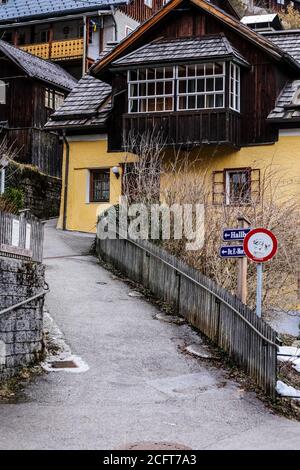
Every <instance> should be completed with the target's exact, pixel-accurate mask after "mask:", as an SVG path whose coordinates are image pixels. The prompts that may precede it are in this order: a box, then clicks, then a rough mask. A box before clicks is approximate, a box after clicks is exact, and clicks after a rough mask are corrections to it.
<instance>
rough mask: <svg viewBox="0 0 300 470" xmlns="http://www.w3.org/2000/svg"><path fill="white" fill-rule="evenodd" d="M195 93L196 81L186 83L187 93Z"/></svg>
mask: <svg viewBox="0 0 300 470" xmlns="http://www.w3.org/2000/svg"><path fill="white" fill-rule="evenodd" d="M195 91H196V80H189V81H188V93H195Z"/></svg>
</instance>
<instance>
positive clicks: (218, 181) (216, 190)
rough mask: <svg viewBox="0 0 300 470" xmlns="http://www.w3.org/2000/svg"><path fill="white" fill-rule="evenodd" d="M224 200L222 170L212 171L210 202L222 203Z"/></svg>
mask: <svg viewBox="0 0 300 470" xmlns="http://www.w3.org/2000/svg"><path fill="white" fill-rule="evenodd" d="M224 201H225V180H224V171H223V170H221V171H214V172H213V174H212V203H213V204H214V205H222V204H224Z"/></svg>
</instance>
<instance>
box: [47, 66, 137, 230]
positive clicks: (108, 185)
mask: <svg viewBox="0 0 300 470" xmlns="http://www.w3.org/2000/svg"><path fill="white" fill-rule="evenodd" d="M110 94H111V88H110V86H109V85H107V84H105V83H103V82H101V81H99V80H97V79H95V78H93V77H91V76H90V75H85V76H84V77H83V78H82V79H81V80H80V81H79V82H78V84H77V85H76V86H75V88H74V89H73V90H72V92H71V93H70V95H69V96H68V98H67V99H66V100H65V102H64V104H63V106H62V107H61V108H60V109H59V110H58V111H57V112H56V113H55V114H54V115H53V116H52V119H51V120H50V121H49V122H48V123H47V125H46V128H47V129H49V130H56V131H60V132H61V134H62V136H63V140H64V156H63V172H62V175H63V178H62V197H61V207H60V214H59V220H58V228H60V229H64V230H76V231H81V232H91V233H93V232H95V231H96V222H97V217H98V215H99V214H100V213H101V212H103V211H104V210H106V209H107V208H108V207H110V206H111V205H113V204H117V203H118V202H119V196H120V195H121V192H122V165H123V164H124V163H125V162H126V161H128V157H127V154H126V153H123V152H116V153H108V151H107V135H106V124H107V118H108V116H109V112H110V108H111V102H110Z"/></svg>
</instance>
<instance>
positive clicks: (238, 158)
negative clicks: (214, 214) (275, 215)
mask: <svg viewBox="0 0 300 470" xmlns="http://www.w3.org/2000/svg"><path fill="white" fill-rule="evenodd" d="M170 158H172V157H171V156H170ZM189 159H190V161H191V162H193V165H192V167H193V168H194V171H197V172H198V171H199V177H201V176H200V175H202V176H203V175H204V174H205V175H206V177H207V181H208V184H210V185H211V186H210V189H212V173H213V171H220V170H224V169H231V168H246V167H251V168H252V169H260V170H261V178H262V174H263V173H264V172H263V170H267V171H266V174H267V172H268V171H270V175H272V177H273V180H275V179H276V182H278V192H277V194H280V195H281V196H282V197H285V196H286V197H296V198H300V132H299V136H281V137H279V140H278V142H276V143H275V144H272V145H260V146H255V147H243V148H241V149H240V150H233V149H231V148H224V147H219V148H211V147H206V148H203V149H194V150H193V151H192V152H191V154H190V155H189Z"/></svg>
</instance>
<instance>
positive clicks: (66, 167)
mask: <svg viewBox="0 0 300 470" xmlns="http://www.w3.org/2000/svg"><path fill="white" fill-rule="evenodd" d="M63 140H64V143H65V145H66V166H65V182H64V183H65V184H64V209H63V227H62V228H63V230H66V229H67V208H68V184H69V162H70V144H69V142H68V139H67V138H66V133H65V131H64V132H63Z"/></svg>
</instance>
